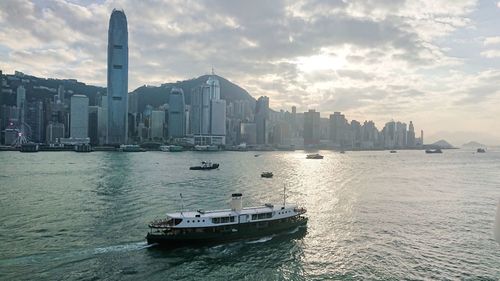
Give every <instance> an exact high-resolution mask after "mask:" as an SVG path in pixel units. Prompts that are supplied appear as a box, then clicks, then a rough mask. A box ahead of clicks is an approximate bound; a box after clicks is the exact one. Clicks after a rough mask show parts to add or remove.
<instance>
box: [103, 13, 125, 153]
mask: <svg viewBox="0 0 500 281" xmlns="http://www.w3.org/2000/svg"><path fill="white" fill-rule="evenodd" d="M107 114H108V126H107V140H106V142H107V143H108V144H124V143H127V124H128V122H127V115H128V31H127V17H126V16H125V13H124V12H123V10H117V9H114V10H113V12H112V13H111V17H110V19H109V29H108V113H107Z"/></svg>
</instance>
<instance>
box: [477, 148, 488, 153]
mask: <svg viewBox="0 0 500 281" xmlns="http://www.w3.org/2000/svg"><path fill="white" fill-rule="evenodd" d="M476 152H477V153H485V152H486V149H484V148H478V149H477V151H476Z"/></svg>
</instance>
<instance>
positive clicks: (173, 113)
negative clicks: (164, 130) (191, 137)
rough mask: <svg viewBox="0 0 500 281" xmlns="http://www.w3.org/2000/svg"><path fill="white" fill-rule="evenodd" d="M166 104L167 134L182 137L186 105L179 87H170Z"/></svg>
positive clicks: (184, 132) (184, 131) (184, 129)
mask: <svg viewBox="0 0 500 281" xmlns="http://www.w3.org/2000/svg"><path fill="white" fill-rule="evenodd" d="M168 106H169V108H168V136H169V137H170V138H182V137H184V136H185V135H186V116H185V114H186V105H185V102H184V92H183V91H182V89H181V88H176V87H174V88H172V90H171V91H170V96H169V101H168Z"/></svg>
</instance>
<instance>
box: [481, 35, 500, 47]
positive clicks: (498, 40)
mask: <svg viewBox="0 0 500 281" xmlns="http://www.w3.org/2000/svg"><path fill="white" fill-rule="evenodd" d="M483 44H484V46H490V45H498V44H500V36H494V37H486V38H485V39H484V42H483Z"/></svg>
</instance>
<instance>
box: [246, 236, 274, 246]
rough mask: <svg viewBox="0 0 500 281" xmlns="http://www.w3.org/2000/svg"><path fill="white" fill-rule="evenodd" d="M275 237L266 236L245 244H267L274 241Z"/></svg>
mask: <svg viewBox="0 0 500 281" xmlns="http://www.w3.org/2000/svg"><path fill="white" fill-rule="evenodd" d="M274 236H275V235H271V236H264V237H262V238H260V239H258V240H253V241H246V242H245V244H255V243H265V242H267V241H270V240H272V239H273V237H274Z"/></svg>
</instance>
